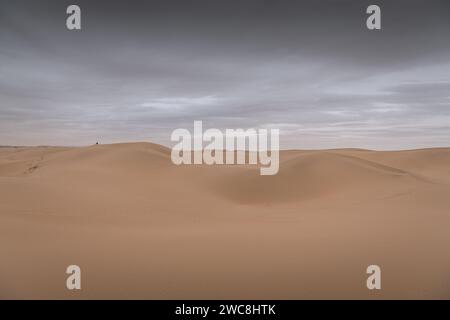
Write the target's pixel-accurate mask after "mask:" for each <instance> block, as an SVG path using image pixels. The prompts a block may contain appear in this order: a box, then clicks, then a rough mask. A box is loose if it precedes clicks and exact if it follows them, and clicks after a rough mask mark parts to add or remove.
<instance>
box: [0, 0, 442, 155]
mask: <svg viewBox="0 0 450 320" xmlns="http://www.w3.org/2000/svg"><path fill="white" fill-rule="evenodd" d="M77 3H78V4H79V5H80V7H81V9H82V30H81V31H68V30H66V28H65V19H66V14H65V9H66V7H67V6H68V5H69V4H72V2H69V1H39V2H37V1H20V0H19V1H14V2H12V1H3V0H2V1H1V2H0V43H1V46H0V144H2V145H36V144H38V145H40V144H56V145H85V144H92V143H94V142H96V141H100V142H102V143H109V142H119V141H153V142H159V143H163V144H166V145H169V144H170V141H169V138H170V133H171V132H172V130H174V129H176V128H179V127H184V128H188V129H189V128H191V127H192V125H193V121H194V120H202V121H203V123H204V126H205V127H217V128H238V127H241V128H250V127H277V128H280V129H281V141H280V143H281V147H283V148H332V147H361V148H372V149H401V148H416V147H431V146H443V145H445V146H447V145H448V141H449V137H450V41H448V36H449V34H450V5H449V4H448V2H446V1H421V2H414V1H395V2H394V1H378V4H379V5H380V7H381V9H382V30H381V31H369V30H367V29H366V27H365V19H366V16H367V15H366V14H365V8H366V7H367V6H368V5H369V4H371V3H370V2H369V1H253V0H247V1H215V0H212V1H211V0H209V1H195V0H194V1H181V0H180V1H174V0H165V1H116V2H112V1H95V3H94V1H77Z"/></svg>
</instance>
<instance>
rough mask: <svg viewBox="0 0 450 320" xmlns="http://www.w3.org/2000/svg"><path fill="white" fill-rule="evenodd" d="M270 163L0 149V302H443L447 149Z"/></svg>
mask: <svg viewBox="0 0 450 320" xmlns="http://www.w3.org/2000/svg"><path fill="white" fill-rule="evenodd" d="M280 157H281V158H280V161H281V162H280V171H279V173H278V174H277V175H275V176H261V175H260V174H259V169H258V168H256V167H255V166H242V165H241V166H206V165H200V166H175V165H173V164H172V163H171V160H170V150H169V149H167V148H165V147H162V146H159V145H155V144H150V143H127V144H114V145H96V146H89V147H80V148H62V147H61V148H59V147H23V148H13V147H5V148H0V257H1V259H0V298H153V299H166V298H167V299H196V298H204V299H214V298H225V299H239V298H253V299H261V298H265V299H278V298H287V299H301V298H363V299H370V298H447V299H448V298H450V251H449V250H448V246H449V245H450V233H449V232H448V230H449V228H450V210H449V208H450V149H446V148H437V149H423V150H412V151H395V152H376V151H368V150H359V149H339V150H323V151H295V150H291V151H282V152H281V154H280ZM70 264H77V265H79V266H80V267H81V268H82V274H83V282H82V283H83V289H82V290H81V291H80V292H71V291H68V290H66V288H65V279H66V274H65V268H66V267H67V266H68V265H70ZM370 264H378V265H380V266H381V268H382V272H383V273H382V275H383V276H382V279H383V280H382V284H383V289H382V290H381V291H369V290H367V288H366V277H367V275H366V273H365V271H366V268H367V266H368V265H370Z"/></svg>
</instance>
